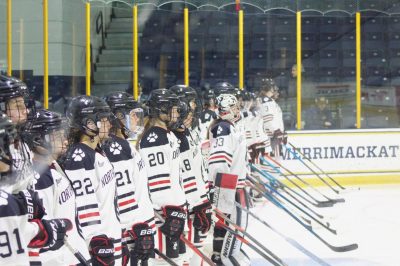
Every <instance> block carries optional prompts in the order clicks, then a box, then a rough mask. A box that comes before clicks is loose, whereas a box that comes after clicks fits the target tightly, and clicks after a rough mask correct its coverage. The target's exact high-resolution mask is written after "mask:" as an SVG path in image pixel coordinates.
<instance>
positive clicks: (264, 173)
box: [254, 165, 324, 219]
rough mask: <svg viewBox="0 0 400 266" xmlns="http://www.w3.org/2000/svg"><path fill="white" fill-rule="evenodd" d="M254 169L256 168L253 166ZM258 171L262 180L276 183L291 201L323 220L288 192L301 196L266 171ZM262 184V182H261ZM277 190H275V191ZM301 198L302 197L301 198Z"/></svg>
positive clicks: (321, 216)
mask: <svg viewBox="0 0 400 266" xmlns="http://www.w3.org/2000/svg"><path fill="white" fill-rule="evenodd" d="M254 167H256V166H255V165H254ZM258 171H262V173H263V174H261V173H260V174H261V175H262V176H263V177H264V178H266V179H268V180H269V181H270V182H271V183H273V182H277V183H278V184H279V185H280V186H282V190H283V191H284V192H286V193H287V194H288V195H289V196H290V197H291V198H292V199H294V200H295V201H297V202H298V203H299V204H300V205H301V206H303V207H304V208H306V209H307V210H309V211H310V212H312V213H313V214H314V215H316V216H317V217H318V218H320V219H323V218H324V216H323V215H321V214H319V213H317V212H316V211H314V210H313V209H311V208H310V207H309V206H307V205H306V204H304V203H303V202H302V201H301V200H299V199H298V198H296V197H295V196H294V195H292V194H291V193H289V191H290V192H292V193H294V194H296V195H298V196H299V197H301V195H299V194H298V193H297V192H296V191H294V190H292V189H291V188H289V187H287V186H286V185H285V184H283V183H282V182H281V181H279V180H278V179H277V178H275V177H274V176H273V175H271V174H270V173H268V172H267V171H263V170H260V169H259V170H257V172H258ZM261 182H262V181H261ZM263 183H264V182H263ZM276 190H277V189H276ZM301 198H303V197H301ZM307 202H308V201H307Z"/></svg>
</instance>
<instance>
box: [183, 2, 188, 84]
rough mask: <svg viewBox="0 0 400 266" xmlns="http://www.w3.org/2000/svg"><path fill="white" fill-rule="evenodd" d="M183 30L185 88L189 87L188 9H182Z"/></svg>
mask: <svg viewBox="0 0 400 266" xmlns="http://www.w3.org/2000/svg"><path fill="white" fill-rule="evenodd" d="M183 28H184V37H183V38H184V49H183V50H184V51H183V52H184V60H185V70H184V71H185V72H184V82H185V85H186V86H189V9H188V8H187V7H185V8H184V9H183Z"/></svg>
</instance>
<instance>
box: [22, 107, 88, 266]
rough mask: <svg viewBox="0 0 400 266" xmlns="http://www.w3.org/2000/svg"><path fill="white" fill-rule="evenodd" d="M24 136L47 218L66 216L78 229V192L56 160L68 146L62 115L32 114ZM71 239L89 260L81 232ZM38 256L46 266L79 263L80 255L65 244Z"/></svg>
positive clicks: (75, 231) (36, 187) (71, 236)
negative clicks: (30, 152) (30, 153)
mask: <svg viewBox="0 0 400 266" xmlns="http://www.w3.org/2000/svg"><path fill="white" fill-rule="evenodd" d="M25 135H26V137H27V140H28V144H29V145H30V148H31V150H32V151H33V153H34V157H33V167H34V169H35V171H36V172H37V173H38V174H39V175H40V177H39V178H38V180H37V182H36V183H35V185H34V188H35V191H36V192H37V193H38V194H39V197H40V198H41V199H42V200H43V205H44V208H45V210H46V216H45V217H48V218H67V219H69V220H70V221H71V222H72V224H73V227H74V228H76V223H75V218H76V217H75V213H76V204H75V193H74V191H73V189H72V186H71V182H70V180H69V179H68V178H67V177H66V176H65V174H64V172H63V171H62V169H61V167H60V166H59V165H58V163H57V159H58V158H59V157H60V155H61V154H62V152H63V150H64V149H65V148H64V143H65V132H64V128H63V121H62V118H61V115H60V114H58V113H54V112H50V111H47V110H40V111H38V112H36V113H35V114H32V118H31V120H30V121H28V123H27V126H26V129H25ZM68 239H69V242H70V243H73V245H74V247H75V248H76V249H77V250H79V251H80V252H81V254H82V255H83V257H84V258H85V260H86V261H89V260H90V255H89V250H88V249H87V246H86V243H85V240H84V239H83V238H82V236H81V235H79V233H78V231H77V230H73V231H71V232H70V233H69V235H68ZM39 259H40V261H41V263H42V265H43V266H44V265H76V264H79V261H78V260H77V258H76V257H75V256H74V255H73V254H72V253H71V251H70V250H68V249H67V247H65V246H64V247H62V248H61V249H59V250H57V251H51V250H46V249H42V250H41V251H40V258H39Z"/></svg>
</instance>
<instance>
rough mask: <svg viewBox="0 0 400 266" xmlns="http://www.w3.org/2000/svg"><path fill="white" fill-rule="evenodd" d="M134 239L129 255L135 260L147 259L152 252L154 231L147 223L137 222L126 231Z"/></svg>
mask: <svg viewBox="0 0 400 266" xmlns="http://www.w3.org/2000/svg"><path fill="white" fill-rule="evenodd" d="M128 233H129V235H130V236H131V237H132V239H133V240H134V241H135V246H134V248H133V250H132V251H131V256H132V257H134V258H136V259H137V260H142V261H144V260H147V259H148V258H149V256H150V255H151V254H152V253H153V252H154V233H153V230H152V229H151V228H150V226H149V225H148V224H147V223H137V224H134V225H133V226H132V229H131V230H129V231H128Z"/></svg>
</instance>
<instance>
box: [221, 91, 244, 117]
mask: <svg viewBox="0 0 400 266" xmlns="http://www.w3.org/2000/svg"><path fill="white" fill-rule="evenodd" d="M217 107H218V116H219V117H220V118H221V119H224V120H228V121H230V122H234V121H237V120H238V119H239V118H240V110H239V107H238V102H237V99H236V97H235V96H233V95H231V94H221V95H219V96H218V97H217Z"/></svg>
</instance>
